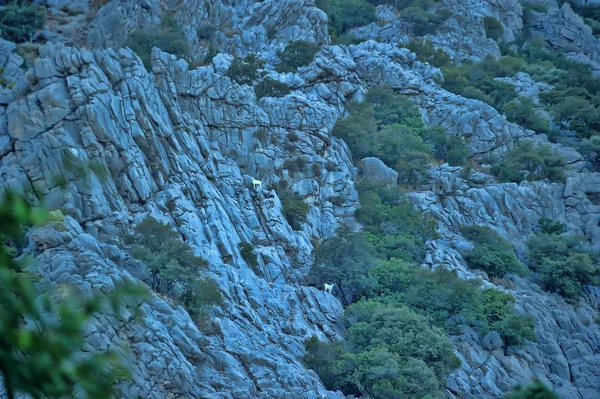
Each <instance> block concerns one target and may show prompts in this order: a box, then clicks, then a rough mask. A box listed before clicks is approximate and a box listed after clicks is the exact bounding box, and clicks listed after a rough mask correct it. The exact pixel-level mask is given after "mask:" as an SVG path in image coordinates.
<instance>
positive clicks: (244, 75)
mask: <svg viewBox="0 0 600 399" xmlns="http://www.w3.org/2000/svg"><path fill="white" fill-rule="evenodd" d="M262 68H264V62H263V61H261V60H259V59H258V58H256V55H255V54H248V55H247V56H246V57H245V58H240V57H235V58H234V59H233V61H232V62H231V65H230V66H229V68H228V69H227V74H226V76H229V77H230V78H231V79H233V80H235V81H236V82H237V84H240V85H250V86H251V85H252V84H253V83H254V82H255V81H256V80H258V79H259V78H260V77H261V76H262V75H263V74H262V73H260V72H259V71H258V70H259V69H262Z"/></svg>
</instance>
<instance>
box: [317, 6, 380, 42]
mask: <svg viewBox="0 0 600 399" xmlns="http://www.w3.org/2000/svg"><path fill="white" fill-rule="evenodd" d="M315 4H316V6H317V7H319V8H320V9H321V10H323V11H325V13H326V14H327V17H328V23H329V33H330V34H331V35H332V37H333V38H334V39H335V38H337V37H338V36H340V35H341V34H343V33H344V32H346V31H348V30H350V29H352V28H356V27H359V26H363V25H367V24H369V23H371V22H373V21H375V6H374V5H373V4H370V3H368V2H366V1H365V0H316V1H315Z"/></svg>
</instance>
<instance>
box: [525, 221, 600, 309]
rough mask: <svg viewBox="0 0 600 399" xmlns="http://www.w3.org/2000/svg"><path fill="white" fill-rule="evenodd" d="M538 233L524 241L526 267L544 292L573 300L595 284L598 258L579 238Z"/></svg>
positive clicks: (554, 232) (554, 233)
mask: <svg viewBox="0 0 600 399" xmlns="http://www.w3.org/2000/svg"><path fill="white" fill-rule="evenodd" d="M552 230H553V231H552V234H548V233H546V232H539V233H537V234H536V235H534V236H532V237H531V238H530V239H529V240H528V241H527V249H528V251H527V260H528V264H529V267H530V268H531V269H532V270H534V271H535V272H537V273H538V275H539V279H540V280H541V281H542V282H543V283H544V284H545V286H546V289H547V290H549V291H552V292H557V293H559V294H560V295H562V296H564V297H565V298H568V299H576V298H577V297H578V296H579V294H580V293H581V290H582V288H583V286H584V285H586V284H595V283H598V277H599V276H600V269H599V268H598V266H597V265H596V261H597V260H598V254H596V253H593V252H592V251H591V250H590V249H589V247H588V246H587V245H586V243H585V240H584V239H583V238H582V237H578V236H574V235H571V234H557V233H558V232H557V231H556V229H552Z"/></svg>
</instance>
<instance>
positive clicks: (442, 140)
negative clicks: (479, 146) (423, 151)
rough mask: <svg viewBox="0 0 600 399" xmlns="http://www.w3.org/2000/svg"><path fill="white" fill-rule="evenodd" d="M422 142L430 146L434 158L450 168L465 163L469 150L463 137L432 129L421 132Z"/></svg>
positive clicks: (439, 129)
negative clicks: (446, 163) (445, 163)
mask: <svg viewBox="0 0 600 399" xmlns="http://www.w3.org/2000/svg"><path fill="white" fill-rule="evenodd" d="M423 140H424V141H425V143H427V144H429V145H430V146H431V148H432V149H433V156H434V158H435V159H437V160H439V161H443V162H448V164H449V165H450V166H462V165H464V164H465V162H466V161H467V157H468V156H469V150H468V149H467V145H466V144H465V140H464V138H463V137H459V136H454V135H449V134H446V132H444V130H443V129H441V128H434V129H429V130H427V131H425V132H423Z"/></svg>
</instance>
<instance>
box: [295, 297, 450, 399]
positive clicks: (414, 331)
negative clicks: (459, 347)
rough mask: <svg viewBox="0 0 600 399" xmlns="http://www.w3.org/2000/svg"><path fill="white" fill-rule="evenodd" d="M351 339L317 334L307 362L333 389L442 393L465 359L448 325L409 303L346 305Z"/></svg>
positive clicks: (382, 394) (394, 394)
mask: <svg viewBox="0 0 600 399" xmlns="http://www.w3.org/2000/svg"><path fill="white" fill-rule="evenodd" d="M346 319H347V325H348V330H347V331H346V344H345V346H344V345H342V344H329V343H323V342H319V341H318V340H317V339H316V338H312V339H310V340H308V341H307V342H306V352H307V354H306V356H305V358H304V360H305V363H306V365H307V367H310V368H313V369H315V370H316V371H318V372H319V375H320V376H322V381H323V383H324V384H325V386H326V387H327V388H328V389H334V388H341V389H342V391H343V392H344V393H346V394H353V395H359V394H360V395H366V394H368V395H369V396H370V397H373V398H376V399H378V398H381V399H384V398H385V399H387V398H404V397H438V395H439V391H440V388H441V387H442V386H443V381H444V379H445V377H446V375H447V374H449V373H450V372H451V371H452V370H454V369H456V368H457V367H458V366H459V365H460V361H459V360H458V359H457V358H456V356H454V353H453V348H452V344H451V343H450V341H449V340H448V338H447V337H446V335H445V334H444V332H443V330H441V329H439V328H436V327H434V326H432V325H431V323H430V322H429V321H428V319H427V318H425V317H423V316H421V315H418V314H416V313H415V312H413V311H411V310H410V309H408V308H407V307H389V306H386V305H384V304H381V303H378V302H375V301H362V302H359V303H356V304H354V305H352V306H350V307H349V308H348V309H347V310H346Z"/></svg>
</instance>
